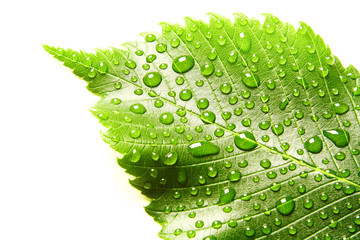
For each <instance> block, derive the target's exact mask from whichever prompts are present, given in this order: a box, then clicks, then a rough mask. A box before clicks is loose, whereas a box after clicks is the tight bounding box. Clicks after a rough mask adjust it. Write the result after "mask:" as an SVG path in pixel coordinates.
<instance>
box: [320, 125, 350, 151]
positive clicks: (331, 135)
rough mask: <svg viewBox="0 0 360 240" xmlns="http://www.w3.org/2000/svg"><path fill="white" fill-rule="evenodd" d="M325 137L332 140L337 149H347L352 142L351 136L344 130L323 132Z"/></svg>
mask: <svg viewBox="0 0 360 240" xmlns="http://www.w3.org/2000/svg"><path fill="white" fill-rule="evenodd" d="M323 134H324V136H325V137H327V138H328V139H330V140H331V141H332V142H333V143H334V144H335V145H336V146H337V147H340V148H342V147H346V146H347V145H349V142H350V134H349V133H348V132H347V131H345V130H342V129H333V130H325V131H323Z"/></svg>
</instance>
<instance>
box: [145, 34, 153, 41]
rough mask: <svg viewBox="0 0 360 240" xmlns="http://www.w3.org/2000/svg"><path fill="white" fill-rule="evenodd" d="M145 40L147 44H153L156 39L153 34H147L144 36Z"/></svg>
mask: <svg viewBox="0 0 360 240" xmlns="http://www.w3.org/2000/svg"><path fill="white" fill-rule="evenodd" d="M145 40H146V41H147V42H153V41H155V40H156V37H155V35H154V34H147V35H146V36H145Z"/></svg>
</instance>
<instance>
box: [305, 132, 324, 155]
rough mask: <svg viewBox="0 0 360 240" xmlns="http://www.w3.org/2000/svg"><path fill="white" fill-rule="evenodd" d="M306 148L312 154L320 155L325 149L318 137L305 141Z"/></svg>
mask: <svg viewBox="0 0 360 240" xmlns="http://www.w3.org/2000/svg"><path fill="white" fill-rule="evenodd" d="M304 147H305V149H306V150H307V151H309V152H311V153H319V152H321V150H322V148H323V142H322V141H321V139H320V138H319V137H318V136H313V137H311V138H309V139H307V140H306V141H305V143H304Z"/></svg>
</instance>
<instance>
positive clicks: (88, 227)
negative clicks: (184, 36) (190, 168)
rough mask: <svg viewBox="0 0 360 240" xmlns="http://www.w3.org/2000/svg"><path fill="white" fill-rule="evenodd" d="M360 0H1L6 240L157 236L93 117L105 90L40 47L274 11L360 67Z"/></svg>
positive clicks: (87, 43) (1, 218) (0, 177)
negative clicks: (96, 91) (213, 15)
mask: <svg viewBox="0 0 360 240" xmlns="http://www.w3.org/2000/svg"><path fill="white" fill-rule="evenodd" d="M357 2H358V1H345V0H344V1H329V0H328V1H318V0H312V1H304V0H298V1H290V0H286V1H275V0H274V1H270V0H267V1H256V0H247V1H242V0H237V1H226V0H218V1H209V0H208V1H199V0H190V1H188V0H178V1H169V0H167V1H155V0H148V1H140V0H133V1H122V0H118V1H106V0H99V1H91V0H87V1H76V0H71V1H69V0H63V1H36V0H35V1H10V0H8V1H2V3H1V4H0V5H1V6H0V81H1V85H0V89H1V93H0V98H1V99H0V128H1V131H0V139H1V143H0V239H3V240H10V239H11V240H12V239H36V240H49V239H51V240H60V239H61V240H64V239H66V240H75V239H76V240H82V239H86V240H93V239H104V240H115V239H116V240H121V239H131V240H133V239H134V240H138V239H139V240H140V239H141V240H155V239H158V238H157V233H158V232H159V231H160V226H159V225H158V224H157V223H155V222H154V221H153V220H152V218H151V217H149V216H148V215H147V214H146V213H145V212H144V210H143V208H142V206H145V205H147V203H148V201H147V200H146V199H145V198H144V197H142V196H141V195H140V193H139V192H138V191H137V190H135V189H133V188H132V187H130V185H129V184H128V182H127V179H128V177H129V176H128V175H127V174H126V173H124V171H123V170H122V169H121V168H120V167H118V166H117V164H116V161H115V156H116V153H114V152H112V151H111V150H110V149H109V147H108V146H107V145H106V144H105V143H104V142H103V141H102V140H101V138H100V135H99V129H100V125H99V124H98V123H97V120H96V119H95V118H94V117H93V116H92V115H91V114H90V112H89V111H88V108H90V107H91V106H92V105H93V104H94V103H95V102H96V101H97V97H95V96H92V95H91V94H90V93H89V92H88V91H87V90H86V89H85V83H84V82H82V81H81V80H79V79H77V78H76V77H75V76H74V75H73V74H72V73H71V72H70V71H69V70H67V69H66V68H65V67H63V66H62V65H61V64H59V63H58V62H57V61H56V60H55V59H52V57H50V56H49V55H48V54H47V53H46V52H45V51H43V49H42V46H41V44H42V43H45V44H49V45H53V46H61V47H64V48H73V49H84V50H91V49H92V48H96V47H103V48H106V47H108V46H114V47H118V46H120V44H121V43H122V42H125V41H132V40H136V39H140V37H139V36H138V34H139V33H141V32H142V31H152V30H153V31H160V27H159V26H158V25H157V24H158V23H159V22H161V21H168V22H181V23H182V22H183V20H182V17H184V16H192V17H196V18H202V19H204V20H206V18H207V17H206V15H205V13H207V12H217V13H220V14H223V15H225V16H227V17H230V18H231V16H232V13H233V12H236V11H238V12H243V13H245V14H247V15H248V16H249V17H256V18H259V19H262V15H261V13H267V12H268V13H272V14H274V15H276V16H278V17H279V18H280V19H281V20H283V21H288V22H291V23H292V24H294V25H298V21H300V20H301V21H304V22H306V23H308V24H309V25H310V26H312V27H313V29H314V30H315V32H317V33H319V34H320V35H321V36H322V37H323V38H324V39H325V42H326V43H328V44H329V45H330V46H331V48H332V51H333V53H334V54H336V55H338V56H339V57H340V59H341V60H342V62H343V64H344V65H346V66H347V65H348V64H350V63H352V64H353V65H355V67H357V68H359V69H360V59H359V56H360V45H359V43H360V34H359V33H360V27H359V26H360V14H359V6H358V4H357Z"/></svg>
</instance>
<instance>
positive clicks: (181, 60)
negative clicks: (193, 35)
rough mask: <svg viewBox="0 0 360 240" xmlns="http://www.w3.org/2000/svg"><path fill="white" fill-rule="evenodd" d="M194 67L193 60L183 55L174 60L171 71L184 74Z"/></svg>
mask: <svg viewBox="0 0 360 240" xmlns="http://www.w3.org/2000/svg"><path fill="white" fill-rule="evenodd" d="M194 65H195V61H194V58H193V57H192V56H189V55H183V56H180V57H177V58H175V60H174V61H173V63H172V69H173V70H174V71H175V72H177V73H186V72H188V71H190V70H191V69H192V68H193V67H194Z"/></svg>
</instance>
